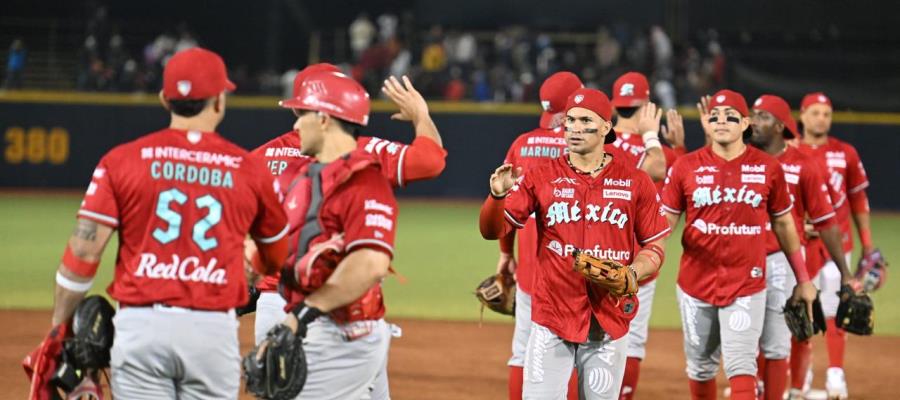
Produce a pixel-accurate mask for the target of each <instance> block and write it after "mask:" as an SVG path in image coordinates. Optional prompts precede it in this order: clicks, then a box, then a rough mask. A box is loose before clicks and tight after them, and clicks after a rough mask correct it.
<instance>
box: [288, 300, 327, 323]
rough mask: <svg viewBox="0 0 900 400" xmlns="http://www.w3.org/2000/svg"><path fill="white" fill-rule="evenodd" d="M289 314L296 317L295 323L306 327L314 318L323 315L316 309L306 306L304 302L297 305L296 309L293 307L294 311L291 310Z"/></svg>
mask: <svg viewBox="0 0 900 400" xmlns="http://www.w3.org/2000/svg"><path fill="white" fill-rule="evenodd" d="M291 313H293V314H294V316H295V317H297V322H299V323H300V325H303V326H306V325H308V324H309V323H310V322H313V321H315V320H316V318H319V317H321V316H322V315H324V314H325V313H323V312H322V310H320V309H318V308H315V307H310V306H308V305H307V304H306V302H305V301H304V302H301V303H300V304H298V305H297V307H294V309H293V310H291Z"/></svg>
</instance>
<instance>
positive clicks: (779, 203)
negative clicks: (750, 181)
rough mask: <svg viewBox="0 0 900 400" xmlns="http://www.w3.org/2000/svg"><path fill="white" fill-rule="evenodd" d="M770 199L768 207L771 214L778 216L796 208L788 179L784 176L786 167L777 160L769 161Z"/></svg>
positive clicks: (767, 203)
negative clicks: (789, 190) (789, 189)
mask: <svg viewBox="0 0 900 400" xmlns="http://www.w3.org/2000/svg"><path fill="white" fill-rule="evenodd" d="M768 171H769V182H770V183H769V199H768V201H767V202H766V207H767V210H768V212H769V214H771V215H774V216H776V217H778V216H781V215H784V214H786V213H788V212H790V211H791V209H792V208H794V203H793V202H792V201H791V194H790V192H788V186H787V180H785V178H784V169H783V168H781V164H779V163H778V162H777V161H775V162H770V163H769V168H768Z"/></svg>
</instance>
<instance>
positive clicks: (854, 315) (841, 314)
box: [835, 285, 875, 335]
mask: <svg viewBox="0 0 900 400" xmlns="http://www.w3.org/2000/svg"><path fill="white" fill-rule="evenodd" d="M838 296H839V297H840V300H841V301H840V303H839V304H838V309H837V315H836V316H835V324H836V325H837V326H838V328H842V329H843V330H845V331H847V332H850V333H853V334H856V335H871V334H872V331H873V330H874V328H875V306H874V304H873V303H872V299H871V298H870V297H869V295H868V294H866V293H865V292H862V293H857V292H856V291H855V290H853V288H852V287H851V286H850V285H843V286H841V291H840V292H838Z"/></svg>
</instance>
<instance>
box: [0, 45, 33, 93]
mask: <svg viewBox="0 0 900 400" xmlns="http://www.w3.org/2000/svg"><path fill="white" fill-rule="evenodd" d="M26 58H27V51H26V50H25V42H23V41H22V39H15V40H13V42H12V45H10V46H9V54H8V55H7V57H6V79H5V80H4V81H3V87H4V88H6V89H21V88H22V74H23V72H24V71H25V60H26Z"/></svg>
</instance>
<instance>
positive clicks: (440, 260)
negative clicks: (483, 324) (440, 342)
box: [0, 193, 900, 335]
mask: <svg viewBox="0 0 900 400" xmlns="http://www.w3.org/2000/svg"><path fill="white" fill-rule="evenodd" d="M79 201H80V196H78V195H63V194H59V195H50V194H16V193H3V194H0V215H2V216H3V220H2V221H3V222H2V225H0V251H2V254H4V255H5V257H4V259H5V260H6V262H5V263H3V264H2V265H0V308H27V309H34V308H49V307H51V305H52V298H53V285H54V278H53V277H54V271H55V269H56V266H57V265H58V263H59V259H60V257H61V255H62V251H63V246H64V245H65V243H66V239H67V238H68V235H69V233H70V232H71V229H72V227H73V223H74V215H75V211H76V210H77V207H78V204H79ZM478 206H479V205H478V203H475V202H458V203H451V202H422V201H402V202H401V212H400V221H399V228H398V237H397V243H396V248H397V256H396V258H395V260H394V261H395V262H394V267H395V269H396V270H397V271H398V272H399V273H400V274H402V275H403V276H404V277H405V278H406V280H407V282H406V283H400V281H399V280H398V279H396V278H394V277H392V278H389V279H388V280H387V282H386V284H385V288H386V289H385V290H386V295H385V297H386V298H387V303H388V313H389V316H395V317H412V318H426V319H450V320H477V319H478V318H479V305H478V302H477V301H476V300H475V298H474V297H473V296H472V292H473V288H474V287H475V285H477V284H478V282H479V281H480V280H481V279H483V278H484V277H486V276H487V275H489V274H490V273H492V272H493V271H494V269H495V266H496V261H497V244H496V243H494V242H487V241H484V240H482V239H481V237H480V235H479V234H478V226H477V223H478ZM872 228H873V237H874V238H875V241H876V244H877V245H879V246H880V247H881V249H882V250H884V251H885V253H886V257H887V258H888V260H893V261H895V262H900V261H898V260H900V214H896V213H894V214H888V213H885V214H876V215H874V216H873V218H872ZM115 247H116V244H115V243H114V242H113V243H111V244H110V246H109V247H108V248H107V251H106V254H105V256H104V257H103V263H102V266H101V268H100V273H99V275H98V277H97V279H96V281H95V285H94V289H93V291H94V292H97V293H100V292H102V291H103V290H104V289H105V288H106V285H107V284H108V283H109V281H110V279H111V276H112V270H113V264H114V261H115V252H114V249H115ZM667 247H668V248H667V256H666V265H665V266H664V267H663V270H662V273H661V274H660V278H659V283H658V284H657V289H656V299H655V301H654V304H653V317H652V320H651V324H652V325H653V326H654V327H678V326H680V323H679V314H678V307H677V305H676V302H675V283H674V282H675V276H676V272H677V269H678V267H677V264H678V259H679V257H680V255H681V251H680V228H679V229H678V232H676V234H675V235H674V236H672V237H671V238H670V240H669V244H668V246H667ZM855 259H856V258H854V262H855ZM893 279H894V280H893V281H889V282H888V283H887V285H886V286H885V287H883V288H881V289H880V290H879V291H878V292H876V293H874V295H873V298H874V300H875V305H876V315H877V320H876V324H875V331H876V334H880V335H886V334H887V335H900V308H898V307H893V305H895V304H900V286H898V282H897V279H900V278H893ZM484 317H485V320H491V321H511V319H510V318H506V317H502V316H499V315H495V314H492V313H490V312H488V313H485V315H484Z"/></svg>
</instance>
